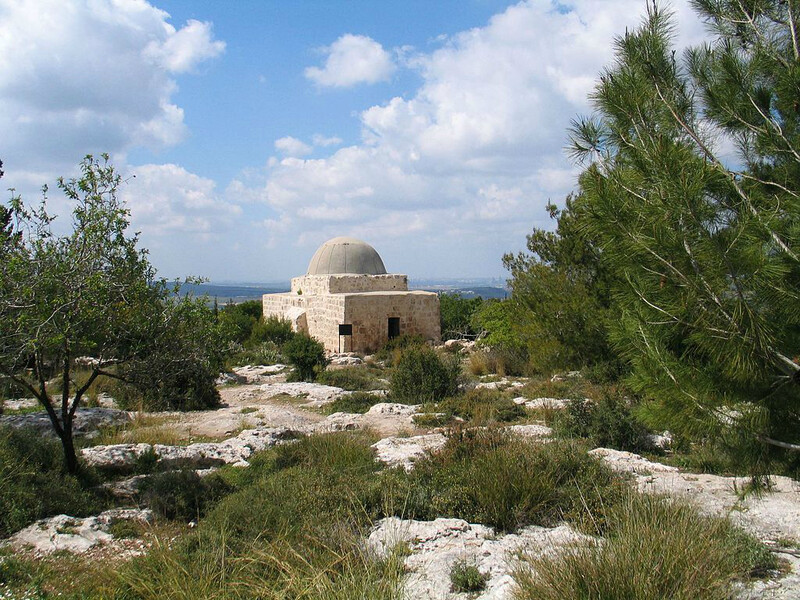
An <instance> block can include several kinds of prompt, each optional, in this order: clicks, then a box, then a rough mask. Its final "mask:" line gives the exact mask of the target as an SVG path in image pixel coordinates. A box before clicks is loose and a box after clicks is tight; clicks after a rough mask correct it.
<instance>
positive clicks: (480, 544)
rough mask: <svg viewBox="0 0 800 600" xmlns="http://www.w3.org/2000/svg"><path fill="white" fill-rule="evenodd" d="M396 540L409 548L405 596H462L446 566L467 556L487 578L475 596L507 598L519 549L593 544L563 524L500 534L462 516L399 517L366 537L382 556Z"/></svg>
mask: <svg viewBox="0 0 800 600" xmlns="http://www.w3.org/2000/svg"><path fill="white" fill-rule="evenodd" d="M399 543H404V544H407V546H408V549H409V550H410V551H411V554H410V555H409V556H407V557H406V558H405V561H404V563H405V567H406V569H407V570H408V571H409V574H408V575H407V579H406V597H407V598H437V599H439V598H441V599H454V598H463V597H464V595H463V594H455V593H453V592H451V591H450V570H451V569H452V567H453V564H454V563H455V562H457V561H463V560H466V561H467V562H468V563H470V564H474V565H475V566H476V567H477V568H478V570H480V571H481V572H482V573H485V574H487V575H488V576H489V579H488V581H487V584H486V589H485V590H484V591H483V592H482V593H480V595H477V596H473V597H475V598H479V599H481V600H488V599H492V600H501V599H502V600H506V599H508V600H510V599H511V597H512V592H513V588H514V580H513V578H512V573H513V570H514V568H515V567H516V566H517V564H518V556H519V555H520V554H521V553H524V554H535V555H541V554H543V553H553V552H558V551H559V550H560V549H562V548H564V547H565V546H567V545H572V544H576V543H586V544H593V543H596V540H595V539H594V538H590V537H588V536H585V535H582V534H580V533H577V532H575V531H574V530H572V529H571V528H570V527H569V526H567V525H562V526H559V527H556V528H553V529H548V528H545V527H526V528H525V529H522V530H520V531H519V532H518V533H516V534H508V535H502V536H498V535H497V534H496V532H495V531H494V529H492V528H491V527H487V526H485V525H472V524H470V523H467V522H466V521H463V520H461V519H436V520H435V521H414V520H404V519H399V518H397V517H388V518H386V519H383V520H381V521H379V522H378V523H377V524H376V526H375V527H374V528H373V529H372V531H371V533H370V535H369V537H368V540H367V544H368V546H369V547H371V548H372V549H374V550H375V551H376V552H377V553H378V554H379V555H386V554H387V553H388V552H390V551H391V550H392V548H394V547H395V546H396V545H397V544H399Z"/></svg>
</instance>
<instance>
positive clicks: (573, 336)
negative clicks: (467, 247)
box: [489, 196, 614, 372]
mask: <svg viewBox="0 0 800 600" xmlns="http://www.w3.org/2000/svg"><path fill="white" fill-rule="evenodd" d="M548 208H549V211H550V217H551V218H552V219H555V220H556V222H557V227H556V231H554V232H553V231H547V230H544V229H534V231H533V233H531V234H530V235H529V236H528V244H527V246H528V248H527V249H528V253H519V254H517V255H516V256H514V255H510V254H507V255H505V256H504V257H503V263H504V265H505V267H506V268H507V269H508V270H509V271H510V272H511V280H510V282H509V283H510V286H511V298H510V299H509V301H508V306H507V307H506V310H507V312H508V313H509V323H508V325H505V326H504V327H507V328H508V329H510V330H511V331H512V332H514V333H516V335H517V336H518V337H519V338H520V340H519V342H518V343H522V344H524V346H525V348H526V350H527V353H528V360H529V363H530V367H529V368H530V369H532V370H534V371H537V372H550V371H553V370H556V369H568V368H572V369H575V368H580V367H583V366H589V365H593V364H596V363H598V362H604V361H609V360H613V359H614V355H613V353H612V351H611V348H610V345H609V340H608V332H607V322H608V319H609V317H610V315H611V314H612V313H613V311H612V310H611V306H612V301H611V294H610V288H609V280H610V278H611V275H610V274H609V272H608V268H607V267H606V265H605V264H604V263H603V262H602V261H601V260H600V256H601V254H600V251H599V249H598V248H597V245H596V242H595V241H594V239H593V238H592V237H590V236H588V235H587V234H586V231H585V228H584V225H583V221H584V220H585V216H584V212H585V208H584V203H583V200H582V198H581V197H580V196H578V197H568V198H567V200H566V206H565V207H564V209H563V210H559V209H557V208H556V207H555V206H554V205H550V206H548ZM489 326H490V327H491V322H490V323H489Z"/></svg>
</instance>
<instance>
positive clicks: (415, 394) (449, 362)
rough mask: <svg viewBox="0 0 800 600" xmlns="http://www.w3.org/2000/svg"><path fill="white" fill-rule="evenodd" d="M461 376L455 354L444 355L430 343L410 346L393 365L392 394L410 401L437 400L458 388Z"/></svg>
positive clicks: (416, 402) (396, 397)
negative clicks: (431, 346) (437, 351)
mask: <svg viewBox="0 0 800 600" xmlns="http://www.w3.org/2000/svg"><path fill="white" fill-rule="evenodd" d="M460 376H461V364H460V363H459V362H458V359H457V358H456V357H453V356H447V357H445V358H444V359H443V358H442V357H441V356H439V354H437V353H436V352H435V351H434V350H433V349H431V348H428V347H427V346H411V347H409V348H407V349H406V350H404V351H403V353H402V354H401V355H400V358H399V359H398V361H397V363H396V364H395V365H394V367H393V368H392V374H391V392H392V398H393V399H394V400H395V401H397V402H405V403H407V404H422V403H424V402H435V401H437V400H441V399H443V398H445V397H447V396H452V395H454V394H456V393H457V392H458V384H459V379H460Z"/></svg>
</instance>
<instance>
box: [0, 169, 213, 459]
mask: <svg viewBox="0 0 800 600" xmlns="http://www.w3.org/2000/svg"><path fill="white" fill-rule="evenodd" d="M80 170H81V176H80V178H79V179H71V180H64V179H59V182H58V187H59V189H60V190H61V191H62V192H63V193H64V195H65V196H66V198H67V200H68V201H69V203H70V205H71V206H73V209H72V223H71V225H72V226H71V228H70V230H69V231H68V233H67V234H65V235H63V236H59V235H56V234H55V233H54V232H53V228H52V222H53V220H54V217H52V216H51V215H49V214H48V213H47V211H46V200H47V197H46V192H47V190H46V188H45V190H44V195H43V199H42V202H41V205H40V206H39V207H38V208H36V209H29V208H26V207H25V206H24V205H23V203H22V200H21V199H20V198H19V197H16V196H13V197H12V198H11V203H10V207H9V210H10V211H11V213H12V215H13V216H12V220H13V222H14V223H15V228H17V233H14V234H12V235H11V238H9V237H8V235H7V234H8V231H7V225H4V226H3V230H4V233H3V238H4V240H5V241H4V243H3V252H4V253H5V256H4V257H3V260H2V261H0V264H1V265H2V266H0V269H2V272H1V273H0V286H2V289H0V292H2V293H0V331H2V332H3V336H2V337H0V378H2V379H11V380H12V381H14V382H15V383H16V384H17V385H20V386H22V387H24V388H25V389H26V391H27V392H28V393H30V394H31V395H33V396H35V397H37V398H38V399H39V401H40V402H41V403H42V405H43V406H44V407H45V408H46V409H47V412H48V416H49V417H50V421H51V424H52V425H53V430H54V432H55V433H56V434H57V435H58V437H59V438H60V440H61V443H62V447H63V451H64V457H65V464H66V467H67V469H68V470H69V471H70V472H73V473H74V472H76V471H77V469H78V462H77V457H76V454H75V447H74V442H73V439H72V421H73V418H74V415H75V411H76V410H77V408H78V406H79V405H80V404H81V402H82V400H84V395H85V394H86V392H87V391H88V389H89V387H90V386H91V385H92V383H93V382H94V380H95V379H96V378H98V377H105V376H108V375H112V376H121V375H122V374H123V372H125V370H126V369H131V370H132V371H131V372H138V373H140V374H143V376H144V377H145V379H152V378H156V379H157V380H159V381H160V380H164V381H167V380H169V379H170V378H172V379H171V382H170V384H169V385H168V386H167V390H168V392H169V393H170V394H173V393H178V394H182V395H183V397H184V399H188V398H197V397H199V398H201V402H200V403H201V404H208V402H209V396H213V394H214V393H215V392H214V391H213V386H209V381H210V380H211V379H210V377H213V373H210V372H212V371H213V370H214V369H215V368H216V366H217V363H218V362H219V361H218V357H217V356H216V354H215V350H214V348H215V347H216V346H215V342H216V336H215V329H214V326H213V319H212V318H211V317H210V316H209V315H208V314H206V313H204V312H203V308H204V306H201V305H202V304H203V303H202V302H199V301H193V300H191V299H186V298H185V299H181V300H173V299H172V291H171V288H170V287H169V286H168V285H167V284H166V282H164V281H161V280H157V279H156V277H155V270H154V269H153V267H152V265H151V264H150V263H149V261H148V260H147V252H146V250H140V249H139V248H137V244H138V236H137V235H135V234H134V235H128V231H127V230H128V225H129V211H128V210H127V209H126V208H125V206H124V205H123V203H122V202H121V201H120V200H119V198H118V197H117V189H118V187H119V185H120V183H121V180H120V176H119V175H118V174H117V173H116V172H115V171H114V168H113V166H112V165H111V164H109V162H108V156H107V155H103V157H102V160H96V159H94V158H93V157H92V156H87V157H86V158H85V159H84V160H83V162H82V163H81V165H80ZM4 212H5V213H7V211H4ZM3 220H4V222H5V220H6V217H5V216H3ZM20 232H22V233H23V234H24V235H21V236H20V235H17V234H18V233H20ZM9 239H11V240H14V241H13V243H10V242H9ZM81 356H90V357H94V358H95V359H96V361H95V362H94V363H93V364H92V367H91V369H92V371H91V373H90V375H89V377H88V378H87V379H86V381H84V382H82V384H80V385H78V384H76V382H75V367H76V364H75V359H76V358H77V357H81ZM112 367H113V368H114V369H116V371H113V372H112V371H111V368H112ZM148 369H152V370H151V371H150V372H149V373H145V372H146V371H147V370H148ZM137 370H138V371H137ZM186 371H188V373H187V372H186ZM145 375H146V376H145ZM54 376H57V377H58V378H59V379H60V380H61V385H60V388H61V390H62V395H61V397H60V398H55V397H53V396H52V395H51V394H50V392H49V391H48V389H47V387H46V386H45V382H46V381H48V380H50V379H51V378H53V377H54ZM187 388H188V389H187ZM59 415H60V418H59Z"/></svg>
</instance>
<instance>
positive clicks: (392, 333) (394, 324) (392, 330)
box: [389, 317, 400, 340]
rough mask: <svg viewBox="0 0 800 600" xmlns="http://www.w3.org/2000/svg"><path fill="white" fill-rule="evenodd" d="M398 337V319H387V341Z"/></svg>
mask: <svg viewBox="0 0 800 600" xmlns="http://www.w3.org/2000/svg"><path fill="white" fill-rule="evenodd" d="M398 335H400V317H389V339H390V340H391V339H393V338H396V337H397V336H398Z"/></svg>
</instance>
